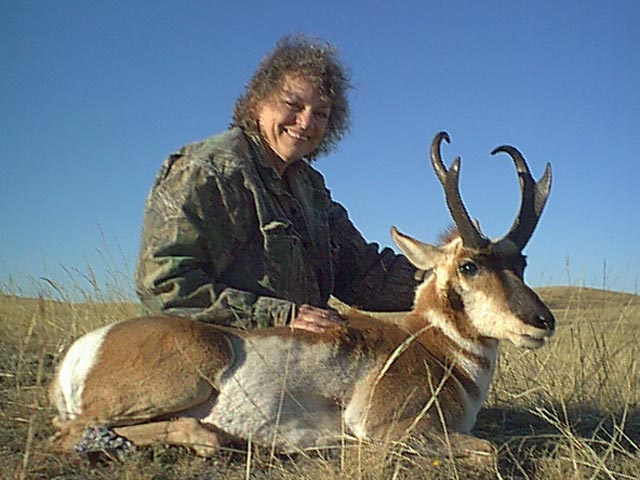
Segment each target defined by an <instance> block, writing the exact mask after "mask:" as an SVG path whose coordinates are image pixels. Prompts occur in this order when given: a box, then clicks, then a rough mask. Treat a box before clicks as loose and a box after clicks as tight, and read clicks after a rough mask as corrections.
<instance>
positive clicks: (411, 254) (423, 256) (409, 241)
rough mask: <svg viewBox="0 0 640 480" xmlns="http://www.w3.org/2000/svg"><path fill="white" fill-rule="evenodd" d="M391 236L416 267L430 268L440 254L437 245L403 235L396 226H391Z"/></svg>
mask: <svg viewBox="0 0 640 480" xmlns="http://www.w3.org/2000/svg"><path fill="white" fill-rule="evenodd" d="M391 238H393V241H394V242H395V244H396V245H397V246H398V248H399V249H400V250H401V251H402V253H404V255H405V257H407V259H408V260H409V261H410V262H411V263H412V264H413V266H414V267H416V268H420V269H422V270H431V269H432V268H434V267H435V265H436V263H437V262H438V260H439V258H440V257H441V256H442V251H441V250H440V249H439V248H438V247H436V246H434V245H430V244H428V243H423V242H420V241H418V240H416V239H415V238H412V237H410V236H408V235H405V234H404V233H401V232H400V231H398V229H397V228H396V227H391Z"/></svg>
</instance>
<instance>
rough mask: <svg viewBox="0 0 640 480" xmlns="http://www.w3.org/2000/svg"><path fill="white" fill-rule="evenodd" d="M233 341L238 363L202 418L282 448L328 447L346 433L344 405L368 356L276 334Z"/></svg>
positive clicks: (227, 375) (368, 365)
mask: <svg viewBox="0 0 640 480" xmlns="http://www.w3.org/2000/svg"><path fill="white" fill-rule="evenodd" d="M234 343H235V344H234V347H235V349H236V353H237V358H236V362H235V363H234V365H232V366H230V368H229V369H228V370H227V371H226V372H225V374H224V375H223V376H222V378H221V381H220V395H219V397H218V398H217V400H216V402H215V405H214V406H213V408H212V409H211V411H210V412H209V413H208V415H207V416H206V418H204V419H203V421H204V422H208V423H212V424H214V425H215V426H216V427H218V428H220V429H222V430H224V431H226V432H228V433H230V434H232V435H237V436H239V437H242V438H246V439H253V441H255V442H256V443H259V444H263V445H275V446H276V447H277V448H278V449H280V450H282V451H292V450H295V449H297V448H306V447H315V446H328V445H330V444H332V442H335V441H336V439H338V438H340V436H341V435H342V434H343V433H349V431H348V426H346V427H345V426H343V425H342V423H343V422H342V417H343V416H342V413H343V411H342V410H343V407H344V404H345V402H347V401H348V400H349V399H350V398H351V396H352V392H353V388H354V387H355V385H356V383H357V381H358V380H359V379H360V378H361V376H362V374H363V371H365V370H367V368H370V367H371V362H372V360H371V359H370V358H368V359H362V358H356V356H355V355H353V354H352V352H346V351H345V350H342V351H338V350H337V349H336V348H335V345H331V344H330V343H319V344H315V345H310V344H305V345H304V346H303V347H304V348H301V345H300V342H299V341H297V340H294V339H291V338H282V337H275V336H274V337H259V338H254V339H246V340H240V339H238V340H237V341H236V342H234ZM345 356H349V357H351V358H350V359H349V360H348V361H345V360H346V358H345ZM310 372H314V373H313V374H310ZM345 429H346V430H347V431H345Z"/></svg>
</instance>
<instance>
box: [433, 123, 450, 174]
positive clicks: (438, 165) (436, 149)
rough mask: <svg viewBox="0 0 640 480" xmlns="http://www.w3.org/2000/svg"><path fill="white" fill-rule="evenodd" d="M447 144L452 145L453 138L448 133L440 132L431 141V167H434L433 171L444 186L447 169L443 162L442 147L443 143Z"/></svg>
mask: <svg viewBox="0 0 640 480" xmlns="http://www.w3.org/2000/svg"><path fill="white" fill-rule="evenodd" d="M443 140H444V141H445V142H447V143H451V137H449V134H448V133H447V132H440V133H438V134H436V136H435V137H433V140H432V141H431V165H433V169H434V170H435V172H436V175H437V177H438V180H440V183H441V184H442V186H444V184H445V183H446V178H447V167H445V165H444V162H443V161H442V156H441V155H440V145H441V144H442V141H443Z"/></svg>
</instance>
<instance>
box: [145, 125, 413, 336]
mask: <svg viewBox="0 0 640 480" xmlns="http://www.w3.org/2000/svg"><path fill="white" fill-rule="evenodd" d="M262 158H263V155H262V148H261V146H260V142H259V140H256V139H251V138H248V137H247V136H245V134H244V133H243V131H242V130H240V129H238V128H232V129H230V130H228V131H226V132H224V133H222V134H219V135H216V136H213V137H210V138H208V139H206V140H204V141H201V142H197V143H194V144H191V145H188V146H186V147H184V148H182V149H181V150H179V151H178V152H177V153H175V154H173V155H170V156H169V157H168V158H167V159H166V160H165V161H164V163H163V165H162V167H161V168H160V171H159V173H158V175H157V177H156V179H155V182H154V184H153V186H152V188H151V191H150V193H149V196H148V198H147V202H146V208H145V215H144V221H143V228H142V239H141V247H140V254H139V258H138V264H137V271H136V289H137V292H138V295H139V296H140V299H141V300H142V302H143V303H144V305H145V306H146V307H147V308H148V309H149V310H151V311H152V312H157V313H160V312H162V313H166V314H171V315H180V316H186V317H190V318H195V319H197V320H202V321H207V322H214V323H219V324H223V325H234V326H239V327H245V328H252V327H261V326H268V325H283V324H286V323H287V322H288V321H290V320H291V318H292V316H293V315H295V305H296V304H302V303H308V304H311V305H315V306H326V304H327V301H328V299H329V296H330V295H334V296H335V297H337V298H338V299H340V300H341V301H343V302H345V303H347V304H349V305H355V306H358V307H360V308H364V309H368V310H406V309H409V308H410V307H411V302H412V300H413V290H414V287H415V285H416V281H415V280H414V276H415V269H414V267H413V266H411V265H410V264H409V262H408V261H407V260H406V259H405V258H404V257H403V256H401V255H396V254H395V253H394V252H393V251H392V250H391V249H389V248H385V249H384V250H382V251H381V252H379V251H378V250H379V248H378V245H377V244H372V243H367V242H366V241H365V240H364V239H363V237H362V235H361V234H360V232H358V230H357V229H356V228H355V227H354V226H353V224H352V223H351V221H350V220H349V217H348V215H347V212H346V210H345V209H344V208H343V207H342V206H341V205H340V204H338V203H336V202H334V201H333V200H332V199H331V195H330V193H329V191H328V190H327V188H326V187H325V184H324V179H323V177H322V175H321V174H320V173H319V172H317V171H316V170H315V169H314V168H312V167H311V166H310V165H309V164H308V163H306V162H305V161H298V162H295V163H293V164H291V165H290V166H289V167H288V168H287V169H286V170H285V172H284V174H283V176H282V177H280V176H279V175H278V174H277V173H276V172H275V170H274V169H272V168H271V167H270V166H268V165H267V164H266V163H263V161H262Z"/></svg>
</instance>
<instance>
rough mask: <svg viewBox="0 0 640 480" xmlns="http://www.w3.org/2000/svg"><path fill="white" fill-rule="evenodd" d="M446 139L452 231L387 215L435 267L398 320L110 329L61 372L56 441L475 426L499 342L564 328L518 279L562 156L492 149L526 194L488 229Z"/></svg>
mask: <svg viewBox="0 0 640 480" xmlns="http://www.w3.org/2000/svg"><path fill="white" fill-rule="evenodd" d="M443 140H444V141H446V142H449V137H448V135H447V134H446V133H444V132H442V133H439V134H438V135H436V136H435V138H434V140H433V142H432V144H431V163H432V165H433V168H434V170H435V172H436V175H437V177H438V179H439V180H440V183H441V184H442V186H443V188H444V192H445V198H446V202H447V205H448V208H449V210H450V213H451V216H452V218H453V221H454V223H455V226H456V227H457V234H456V235H454V236H453V238H452V239H449V240H448V241H447V242H446V243H444V244H443V245H441V246H434V245H429V244H426V243H422V242H419V241H417V240H415V239H413V238H411V237H409V236H406V235H404V234H402V233H400V232H399V231H397V230H396V229H395V227H394V228H392V236H393V239H394V241H395V242H396V244H397V245H398V247H399V248H400V250H402V252H403V253H404V254H405V255H406V257H407V258H408V259H409V260H410V261H411V262H412V263H413V264H414V265H415V266H416V267H417V268H418V269H421V270H425V271H428V272H429V273H428V274H426V276H425V280H424V281H423V283H422V284H421V285H420V286H419V287H418V288H417V290H416V294H415V301H414V307H413V310H412V311H411V312H409V313H407V314H406V315H404V316H403V318H402V319H401V320H399V321H397V322H393V323H392V322H388V321H384V320H380V319H376V318H373V317H371V316H367V315H366V314H364V313H362V312H355V311H353V312H349V313H346V314H345V315H344V317H345V320H346V322H345V324H344V325H337V326H336V327H335V328H333V329H328V330H326V331H324V332H322V333H310V332H306V331H302V330H296V329H291V328H289V327H276V328H267V329H263V330H254V331H239V330H235V329H231V328H225V327H220V326H215V325H208V324H203V323H199V322H196V321H192V320H187V319H183V318H177V317H145V318H135V319H130V320H125V321H123V322H120V323H116V324H113V325H108V326H105V327H102V328H100V329H98V330H95V331H92V332H90V333H88V334H86V335H85V336H83V337H81V338H80V339H78V340H77V341H76V342H75V343H74V344H73V345H72V346H71V348H70V349H69V351H68V352H67V354H66V356H65V358H64V360H63V361H62V363H61V365H60V367H59V369H58V371H57V375H56V377H55V379H54V381H53V384H52V385H51V389H50V399H51V402H52V404H53V405H54V406H55V408H56V409H57V412H58V415H57V417H56V418H55V419H54V424H55V425H56V427H57V429H58V433H57V434H56V436H55V437H54V441H56V442H57V443H58V444H59V446H61V447H62V448H64V449H73V447H74V445H76V444H77V443H78V442H79V441H80V440H81V439H82V438H83V435H86V431H88V430H91V428H106V429H109V431H110V432H114V435H117V436H118V438H120V439H122V438H124V439H128V441H130V442H132V443H133V444H136V445H145V444H150V443H155V442H160V443H168V444H176V445H186V446H189V447H191V448H192V449H193V450H194V451H195V452H196V453H198V454H200V455H205V456H207V455H212V454H214V453H215V452H216V451H217V450H218V449H219V448H220V446H221V445H223V444H225V443H226V442H229V441H237V440H238V439H240V440H251V441H252V442H254V443H257V444H263V445H270V446H274V447H276V448H277V449H279V450H280V451H283V452H293V451H297V450H298V449H304V448H309V447H328V446H332V445H336V444H340V442H341V441H344V438H345V435H346V438H349V437H351V438H354V439H357V440H372V441H396V440H406V439H414V438H431V437H432V436H433V435H434V432H442V431H443V429H444V428H446V431H447V432H450V434H451V435H458V434H456V433H454V432H458V433H462V434H466V433H468V432H469V431H470V430H471V428H472V427H473V425H474V423H475V420H476V415H477V413H478V411H479V409H480V406H481V404H482V402H483V401H484V400H485V397H486V395H487V391H488V389H489V385H490V383H491V380H492V376H493V372H494V367H495V365H496V360H497V355H498V342H499V341H500V340H510V341H511V342H513V343H514V344H515V345H517V346H519V347H524V348H537V347H540V346H541V345H543V344H544V343H545V341H546V339H547V338H548V337H549V336H551V335H552V334H553V331H554V327H555V319H554V317H553V315H552V313H551V312H550V310H549V309H548V308H547V307H546V306H545V304H544V303H543V302H542V301H541V300H540V299H539V298H538V296H537V295H536V294H535V293H534V292H533V290H532V289H530V288H529V287H528V286H527V285H525V283H524V281H523V272H524V268H525V263H526V262H525V257H524V256H523V254H522V250H523V248H524V247H525V245H526V244H527V242H528V240H529V239H530V237H531V235H532V233H533V231H534V228H535V227H536V224H537V222H538V220H539V217H540V215H541V213H542V210H543V207H544V205H545V202H546V200H547V197H548V194H549V190H550V185H551V170H550V166H549V165H547V167H546V170H545V173H544V175H543V177H542V178H541V180H540V181H538V182H536V181H535V180H534V179H533V177H532V176H531V173H530V171H529V167H528V166H527V164H526V162H525V160H524V158H523V157H522V155H521V154H520V152H518V150H516V149H515V148H513V147H509V146H503V147H499V148H496V149H495V150H494V152H493V153H497V152H505V153H507V154H508V155H509V156H510V157H511V158H512V160H513V163H514V164H515V167H516V171H517V174H518V177H519V180H520V187H521V204H520V210H519V213H518V214H517V217H516V220H515V221H514V223H513V226H512V227H511V229H510V231H509V233H508V234H507V235H505V236H504V237H503V238H501V239H499V240H490V239H488V238H487V237H485V236H484V235H483V234H482V233H481V232H480V230H479V229H478V227H477V226H476V225H475V224H474V222H473V221H472V220H471V219H470V217H469V215H468V213H467V211H466V209H465V206H464V204H463V202H462V200H461V198H460V193H459V170H460V158H456V159H455V160H454V161H453V163H452V165H451V167H450V169H449V170H447V168H446V167H445V165H444V163H443V161H442V159H441V155H440V147H441V143H442V141H443ZM435 435H436V436H437V433H436V434H435ZM458 436H459V438H464V439H468V438H471V437H467V436H463V435H458ZM424 443H425V442H422V444H423V445H424ZM427 443H428V442H427Z"/></svg>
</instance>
